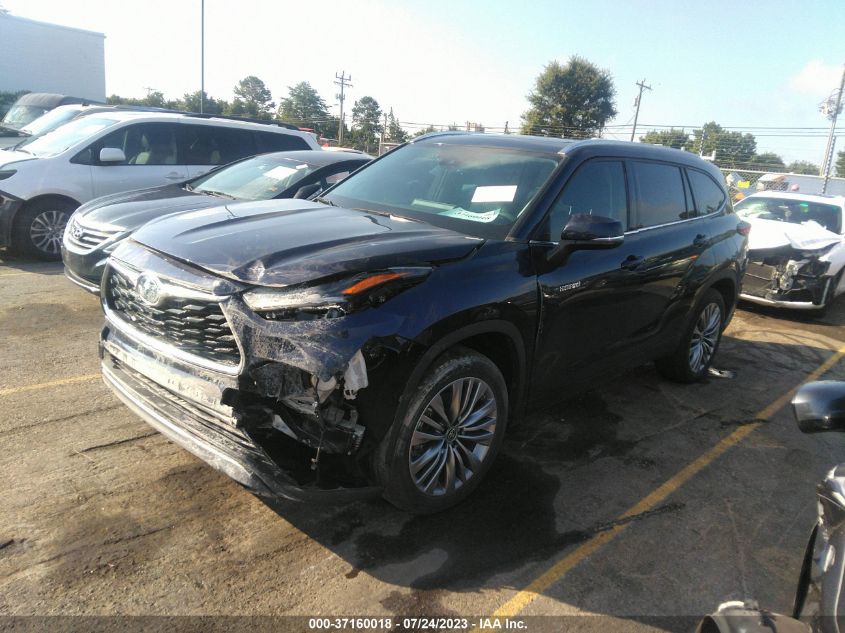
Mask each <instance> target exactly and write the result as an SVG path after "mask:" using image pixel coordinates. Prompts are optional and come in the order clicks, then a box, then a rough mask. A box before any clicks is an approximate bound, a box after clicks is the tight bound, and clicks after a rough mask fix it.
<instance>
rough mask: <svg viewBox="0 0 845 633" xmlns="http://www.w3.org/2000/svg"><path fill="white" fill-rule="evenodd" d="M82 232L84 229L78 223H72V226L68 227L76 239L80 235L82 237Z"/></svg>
mask: <svg viewBox="0 0 845 633" xmlns="http://www.w3.org/2000/svg"><path fill="white" fill-rule="evenodd" d="M84 233H85V231H84V230H83V229H82V227H81V226H79V225H78V224H74V225H73V226H71V227H70V234H71V235H72V236H73V237H75V238H76V239H79V238H80V237H82V235H83V234H84Z"/></svg>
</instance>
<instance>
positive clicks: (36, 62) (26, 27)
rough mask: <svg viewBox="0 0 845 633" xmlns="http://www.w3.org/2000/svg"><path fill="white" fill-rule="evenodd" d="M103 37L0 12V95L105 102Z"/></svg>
mask: <svg viewBox="0 0 845 633" xmlns="http://www.w3.org/2000/svg"><path fill="white" fill-rule="evenodd" d="M105 38H106V36H105V35H104V34H102V33H96V32H94V31H85V30H83V29H75V28H71V27H68V26H59V25H58V24H49V23H47V22H36V21H35V20H28V19H26V18H20V17H17V16H14V15H11V14H9V13H6V12H4V11H3V10H2V9H0V51H2V52H0V91H8V92H15V91H18V90H29V91H30V92H55V93H59V94H63V95H68V96H72V97H82V98H83V99H91V100H94V101H105V98H106V65H105V52H104V43H105Z"/></svg>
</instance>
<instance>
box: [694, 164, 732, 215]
mask: <svg viewBox="0 0 845 633" xmlns="http://www.w3.org/2000/svg"><path fill="white" fill-rule="evenodd" d="M687 174H688V175H689V180H690V184H691V185H692V195H693V198H695V206H696V209H697V210H698V215H709V214H710V213H716V212H717V211H718V210H719V209H721V208H722V205H723V204H725V192H724V191H722V188H721V187H720V186H719V185H717V184H716V183H715V182H713V179H712V178H710V176H708V175H707V174H703V173H701V172H700V171H695V170H694V169H688V170H687Z"/></svg>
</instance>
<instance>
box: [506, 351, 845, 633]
mask: <svg viewBox="0 0 845 633" xmlns="http://www.w3.org/2000/svg"><path fill="white" fill-rule="evenodd" d="M843 356H845V346H843V347H840V348H839V350H838V351H836V352H835V353H834V354H833V355H832V356H831V357H830V358H828V359H827V360H826V361H825V362H823V363H822V364H821V365H819V366H818V367H817V368H816V369H815V370H814V371H812V372H811V373H810V374H809V375H808V376H807V377H806V378H805V379H804V380H803V381H801V383H799V384H798V385H796V386H795V387H793V388H792V389H790V390H789V391H787V392H786V393H785V394H783V395H782V396H781V397H780V398H778V399H777V400H775V401H774V402H772V403H771V404H769V405H767V406H766V407H765V408H763V409H761V410H760V411H759V412H758V413H757V414H756V415H755V416H754V419H755V420H766V419H768V418H770V417H771V416H772V415H774V414H775V413H777V412H778V411H779V410H780V409H781V408H782V407H783V406H784V405H785V404H787V403H788V402H789V401H790V400H791V399H792V396H793V395H794V394H795V392H796V391H797V390H798V388H799V387H800V386H801V385H802V384H804V383H805V382H810V381H813V380H816V379H818V378H819V377H820V376H822V375H823V374H824V373H825V372H826V371H828V370H829V369H830V368H831V367H833V366H834V365H835V364H836V363H838V362H839V361H840V360H841V359H842V357H843ZM761 424H762V423H761V422H756V423H752V424H746V425H743V426H741V427H739V428H738V429H737V430H736V431H734V432H733V433H731V434H730V435H728V436H727V437H725V438H723V439H721V440H720V441H719V442H718V443H717V444H716V445H715V446H713V448H711V449H710V450H709V451H707V452H706V453H704V454H703V455H701V456H700V457H698V458H697V459H696V460H695V461H693V462H691V463H689V464H688V465H687V466H685V467H684V468H683V469H681V471H680V472H678V473H677V474H676V475H675V476H673V477H672V478H671V479H669V480H667V481H666V482H664V483H663V484H662V485H661V486H659V487H658V488H656V489H655V490H654V491H652V492H651V493H650V494H648V495H647V496H645V497H643V498H642V499H640V500H639V501H638V502H637V503H636V504H635V505H633V506H631V507H630V508H628V509H627V510H626V511H625V512H623V513H622V514H621V515H620V516H619V517H618V518H617V519H616V521H614V523H615V524H616V525H614V527H612V528H611V529H609V530H606V531H604V532H599V533H598V534H596V536H594V537H592V538H591V539H590V540H588V541H586V542H585V543H584V544H583V545H581V546H579V547H578V548H577V549H575V550H574V551H573V552H571V553H570V554H567V555H566V556H565V557H563V558H562V559H560V560H559V561H558V562H556V563H555V564H554V565H552V566H551V567H550V568H549V569H548V570H546V571H545V572H543V574H542V575H540V576H539V577H537V578H536V579H535V580H533V581H532V582H531V583H530V584H529V585H528V586H527V587H525V589H522V590H521V591H519V592H517V594H516V595H515V596H514V597H513V598H511V599H510V600H508V601H507V602H506V603H505V604H503V605H502V606H501V607H499V608H498V609H496V611H495V612H494V613H493V616H492V617H496V618H507V617H513V616H515V615H517V614H519V612H520V611H522V610H523V609H525V607H527V606H528V605H529V604H531V603H532V602H534V601H535V600H536V599H537V598H539V597H540V594H541V593H542V592H543V591H545V590H546V589H548V588H549V587H550V586H552V585H553V584H555V583H556V582H558V581H559V580H561V579H562V578H563V577H564V576H565V575H566V574H567V573H569V571H571V570H572V569H573V568H574V567H575V566H576V565H578V563H580V562H581V561H583V560H584V559H585V558H587V557H588V556H590V555H591V554H593V553H594V552H596V551H597V550H599V549H600V548H601V547H603V546H604V545H606V544H607V543H609V542H610V541H612V540H613V539H614V538H616V537H617V536H619V534H621V533H622V532H624V531H625V529H626V528H627V527H628V526H629V525H630V524H631V521H626V519H630V518H631V517H633V516H636V515H639V514H642V513H643V512H647V511H649V510H653V509H654V508H655V507H656V506H657V504H659V503H661V502H662V501H664V500H665V499H666V498H667V497H668V496H669V495H671V494H672V493H674V492H676V491H677V490H678V488H680V487H681V486H683V485H684V484H685V483H686V482H687V481H689V480H690V479H691V478H692V477H694V476H695V475H696V474H698V473H699V472H700V471H701V470H703V469H704V468H705V467H707V466H708V465H709V464H711V463H712V462H713V461H714V460H715V459H716V458H718V457H719V456H720V455H721V454H722V453H724V452H725V451H727V450H728V449H729V448H731V447H732V446H735V445H736V444H738V443H739V442H741V441H742V440H744V439H745V438H746V437H748V435H750V434H751V433H753V432H754V431H755V430H756V429H758V428H759V427H760V426H761Z"/></svg>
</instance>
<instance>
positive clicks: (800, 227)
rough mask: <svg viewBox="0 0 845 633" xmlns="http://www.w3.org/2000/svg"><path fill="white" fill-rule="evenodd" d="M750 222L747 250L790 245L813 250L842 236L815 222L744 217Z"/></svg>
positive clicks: (838, 240)
mask: <svg viewBox="0 0 845 633" xmlns="http://www.w3.org/2000/svg"><path fill="white" fill-rule="evenodd" d="M744 219H745V221H746V222H748V223H749V224H751V234H750V235H749V236H748V249H749V250H752V251H754V250H762V249H768V248H780V247H781V246H792V247H793V248H795V249H797V250H800V251H813V250H818V249H821V248H825V247H826V246H830V245H831V244H836V243H838V242H841V241H842V236H841V235H837V234H836V233H833V232H832V231H828V230H827V229H826V228H824V227H823V226H822V225H821V224H818V223H817V222H813V221H810V222H804V223H803V224H794V223H792V222H779V221H778V220H764V219H761V218H744Z"/></svg>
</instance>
